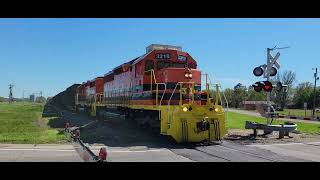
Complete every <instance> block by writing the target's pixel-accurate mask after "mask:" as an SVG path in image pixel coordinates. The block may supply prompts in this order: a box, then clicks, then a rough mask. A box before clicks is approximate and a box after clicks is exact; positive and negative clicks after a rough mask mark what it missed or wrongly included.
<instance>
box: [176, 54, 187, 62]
mask: <svg viewBox="0 0 320 180" xmlns="http://www.w3.org/2000/svg"><path fill="white" fill-rule="evenodd" d="M178 60H179V61H185V60H187V57H185V56H182V55H179V56H178Z"/></svg>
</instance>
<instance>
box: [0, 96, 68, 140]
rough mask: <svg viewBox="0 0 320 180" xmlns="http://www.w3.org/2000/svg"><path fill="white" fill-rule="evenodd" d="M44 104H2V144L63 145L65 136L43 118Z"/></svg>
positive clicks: (0, 117)
mask: <svg viewBox="0 0 320 180" xmlns="http://www.w3.org/2000/svg"><path fill="white" fill-rule="evenodd" d="M43 106H44V105H43V104H39V103H28V102H23V103H22V102H16V103H12V104H9V103H8V102H0V142H1V143H34V144H44V143H63V142H65V136H64V134H61V133H60V134H59V132H58V130H56V129H51V128H50V127H48V125H47V123H48V121H49V119H50V118H42V116H41V115H42V111H43Z"/></svg>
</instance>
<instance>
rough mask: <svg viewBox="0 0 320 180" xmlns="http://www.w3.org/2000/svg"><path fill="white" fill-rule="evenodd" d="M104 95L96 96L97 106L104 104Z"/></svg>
mask: <svg viewBox="0 0 320 180" xmlns="http://www.w3.org/2000/svg"><path fill="white" fill-rule="evenodd" d="M103 100H104V99H103V94H95V104H103V102H104V101H103Z"/></svg>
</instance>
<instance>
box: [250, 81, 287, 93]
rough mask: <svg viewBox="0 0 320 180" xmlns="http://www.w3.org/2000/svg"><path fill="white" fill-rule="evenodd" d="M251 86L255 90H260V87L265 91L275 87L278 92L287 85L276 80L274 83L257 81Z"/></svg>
mask: <svg viewBox="0 0 320 180" xmlns="http://www.w3.org/2000/svg"><path fill="white" fill-rule="evenodd" d="M252 87H253V89H254V90H255V91H256V92H261V91H262V89H263V90H264V91H265V92H271V91H272V90H273V88H275V89H276V91H277V92H280V91H282V89H283V88H284V87H287V85H283V84H282V83H281V82H277V84H276V85H273V84H272V83H271V82H270V81H258V82H256V83H255V84H253V85H252Z"/></svg>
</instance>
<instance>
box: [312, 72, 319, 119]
mask: <svg viewBox="0 0 320 180" xmlns="http://www.w3.org/2000/svg"><path fill="white" fill-rule="evenodd" d="M317 75H318V68H316V73H314V88H313V110H312V115H313V117H314V114H315V108H316V88H317V77H318V76H317Z"/></svg>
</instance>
